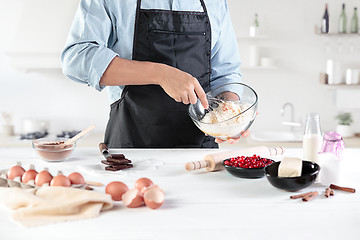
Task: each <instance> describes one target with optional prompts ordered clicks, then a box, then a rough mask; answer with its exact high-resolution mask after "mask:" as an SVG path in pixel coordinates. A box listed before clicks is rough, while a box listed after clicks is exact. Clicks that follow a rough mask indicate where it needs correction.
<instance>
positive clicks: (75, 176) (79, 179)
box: [68, 172, 85, 184]
mask: <svg viewBox="0 0 360 240" xmlns="http://www.w3.org/2000/svg"><path fill="white" fill-rule="evenodd" d="M68 178H69V179H70V182H71V184H85V180H84V177H83V176H82V175H81V174H80V173H78V172H73V173H71V174H70V175H69V176H68Z"/></svg>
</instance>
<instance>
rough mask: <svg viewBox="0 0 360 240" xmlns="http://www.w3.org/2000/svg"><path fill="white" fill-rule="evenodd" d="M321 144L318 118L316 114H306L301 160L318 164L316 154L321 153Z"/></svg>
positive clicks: (321, 138)
mask: <svg viewBox="0 0 360 240" xmlns="http://www.w3.org/2000/svg"><path fill="white" fill-rule="evenodd" d="M322 143H323V137H322V134H321V130H320V116H319V114H318V113H308V114H307V117H306V126H305V133H304V137H303V159H304V160H307V161H312V162H315V163H319V159H318V154H319V152H320V151H321V146H322Z"/></svg>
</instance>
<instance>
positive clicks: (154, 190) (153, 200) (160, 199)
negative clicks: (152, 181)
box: [144, 185, 165, 209]
mask: <svg viewBox="0 0 360 240" xmlns="http://www.w3.org/2000/svg"><path fill="white" fill-rule="evenodd" d="M164 200H165V194H164V191H163V190H162V189H160V188H159V187H158V186H157V185H155V186H153V187H149V188H147V189H146V190H145V192H144V202H145V205H146V206H148V207H149V208H151V209H157V208H159V207H161V205H163V203H164Z"/></svg>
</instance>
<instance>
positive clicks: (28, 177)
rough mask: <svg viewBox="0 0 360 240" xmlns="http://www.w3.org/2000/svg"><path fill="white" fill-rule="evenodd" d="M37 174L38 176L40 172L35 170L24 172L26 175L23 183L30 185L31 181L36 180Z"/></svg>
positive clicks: (23, 177) (23, 176)
mask: <svg viewBox="0 0 360 240" xmlns="http://www.w3.org/2000/svg"><path fill="white" fill-rule="evenodd" d="M37 174H38V172H37V171H35V170H34V169H30V170H27V171H26V172H24V174H23V175H22V179H21V181H22V182H23V183H29V181H31V180H35V178H36V175H37Z"/></svg>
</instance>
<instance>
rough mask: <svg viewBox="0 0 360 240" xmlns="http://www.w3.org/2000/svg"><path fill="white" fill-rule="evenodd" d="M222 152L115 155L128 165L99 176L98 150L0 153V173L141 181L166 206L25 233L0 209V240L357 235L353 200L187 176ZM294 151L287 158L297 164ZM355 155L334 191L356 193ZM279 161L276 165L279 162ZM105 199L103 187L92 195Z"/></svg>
mask: <svg viewBox="0 0 360 240" xmlns="http://www.w3.org/2000/svg"><path fill="white" fill-rule="evenodd" d="M224 150H225V149H222V150H208V149H207V150H201V149H186V150H185V149H176V150H175V149H162V150H160V149H159V150H155V149H122V150H121V151H120V150H118V151H116V152H119V153H120V152H121V153H124V154H125V156H126V157H127V158H129V159H131V160H132V161H133V163H134V168H131V169H128V170H127V171H123V172H105V171H104V170H103V169H102V167H103V166H102V165H101V164H100V160H101V159H102V156H101V155H100V153H99V151H98V149H97V147H91V148H87V147H78V148H76V149H75V151H74V153H73V155H72V157H71V158H70V159H68V160H67V161H65V162H60V163H49V162H44V161H42V160H40V159H39V157H38V156H37V155H36V153H35V152H34V151H33V150H32V149H31V147H25V148H16V149H14V148H0V167H1V169H6V168H9V167H11V166H12V165H14V164H15V163H16V161H21V162H22V163H23V165H24V167H25V168H26V167H28V165H29V164H30V163H32V164H34V165H35V167H36V169H37V170H39V169H42V168H43V167H48V168H49V170H50V172H54V173H56V171H57V170H62V171H63V172H64V173H65V174H69V173H70V172H73V171H79V172H81V173H82V174H83V175H84V177H85V179H86V180H89V181H97V182H102V183H104V184H107V183H109V182H111V181H115V180H117V181H123V182H124V183H125V184H127V185H128V186H129V187H130V188H132V186H133V185H134V182H135V181H136V180H137V179H138V178H140V177H148V178H150V179H152V180H153V182H154V183H156V184H158V185H159V186H160V187H161V188H162V189H163V190H164V191H165V203H164V205H163V206H162V207H161V208H159V209H157V210H151V209H149V208H147V207H140V208H137V209H130V208H126V207H124V206H123V205H122V203H121V202H120V203H116V205H115V207H114V208H113V209H112V210H109V211H106V212H102V213H101V214H100V216H99V217H97V218H94V219H90V220H80V221H72V222H65V223H58V224H51V225H46V226H41V227H34V228H25V227H23V226H20V225H18V224H17V223H15V222H14V221H13V220H12V219H11V210H9V209H7V208H5V207H4V206H0V222H1V228H0V229H1V231H0V239H4V240H7V239H22V240H23V239H35V240H40V239H47V240H49V239H227V238H228V239H230V238H231V239H354V238H357V237H356V236H359V235H360V228H359V225H360V198H359V193H358V192H357V193H355V194H350V193H344V192H340V191H336V192H335V195H334V196H333V197H331V198H328V199H327V198H325V197H324V196H323V193H324V190H325V187H324V186H321V185H320V184H314V185H312V186H310V187H308V188H307V189H305V190H303V191H300V192H307V191H313V190H316V191H318V192H319V196H318V197H317V198H315V199H314V200H312V201H309V202H302V201H301V200H291V199H289V196H290V195H293V194H294V193H290V192H285V191H282V190H279V189H276V188H274V187H273V186H271V185H270V184H269V183H268V181H267V180H266V178H265V177H264V178H261V179H241V178H235V177H233V176H231V175H230V174H228V173H227V172H226V171H218V172H206V171H205V170H199V171H196V172H186V171H185V170H184V163H185V162H188V161H194V160H199V159H202V158H203V157H204V156H205V154H208V153H210V152H217V151H224ZM301 154H302V151H301V149H300V148H290V149H287V150H286V153H285V155H286V156H293V157H300V156H301ZM359 155H360V149H346V151H345V154H344V159H343V161H342V175H341V177H342V178H341V185H343V186H347V187H354V188H356V189H358V190H359V189H360V174H359V169H360V161H359V157H358V156H359ZM280 159H281V158H279V157H278V158H276V160H280ZM95 191H100V192H104V187H98V188H95Z"/></svg>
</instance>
